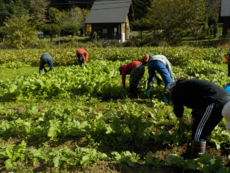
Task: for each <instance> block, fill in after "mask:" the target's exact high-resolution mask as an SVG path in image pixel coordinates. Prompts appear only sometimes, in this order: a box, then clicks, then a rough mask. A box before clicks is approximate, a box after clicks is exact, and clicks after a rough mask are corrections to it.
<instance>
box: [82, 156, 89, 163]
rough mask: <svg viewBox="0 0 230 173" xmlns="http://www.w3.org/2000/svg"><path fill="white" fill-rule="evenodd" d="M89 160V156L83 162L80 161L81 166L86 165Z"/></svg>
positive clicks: (83, 158)
mask: <svg viewBox="0 0 230 173" xmlns="http://www.w3.org/2000/svg"><path fill="white" fill-rule="evenodd" d="M88 160H89V156H88V155H86V156H83V157H82V159H81V161H80V164H81V165H85V164H86V163H87V161H88Z"/></svg>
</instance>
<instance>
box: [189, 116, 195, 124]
mask: <svg viewBox="0 0 230 173" xmlns="http://www.w3.org/2000/svg"><path fill="white" fill-rule="evenodd" d="M194 121H195V118H192V119H191V123H190V125H191V126H192V125H193V123H194Z"/></svg>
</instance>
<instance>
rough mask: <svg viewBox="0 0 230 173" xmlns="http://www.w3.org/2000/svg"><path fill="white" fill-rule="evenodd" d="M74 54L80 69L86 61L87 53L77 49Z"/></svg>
mask: <svg viewBox="0 0 230 173" xmlns="http://www.w3.org/2000/svg"><path fill="white" fill-rule="evenodd" d="M76 54H77V57H78V60H79V63H80V66H81V67H82V64H83V63H86V62H87V61H88V57H89V53H88V52H86V51H85V50H84V49H78V50H77V52H76Z"/></svg>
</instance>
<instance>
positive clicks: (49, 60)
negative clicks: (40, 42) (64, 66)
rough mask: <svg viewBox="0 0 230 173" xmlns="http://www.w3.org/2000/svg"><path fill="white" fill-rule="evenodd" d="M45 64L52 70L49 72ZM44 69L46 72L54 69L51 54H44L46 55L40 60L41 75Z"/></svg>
mask: <svg viewBox="0 0 230 173" xmlns="http://www.w3.org/2000/svg"><path fill="white" fill-rule="evenodd" d="M45 64H48V65H49V66H50V69H49V70H46V68H45ZM42 69H44V70H45V72H48V71H50V70H53V69H54V67H53V60H52V57H51V56H50V54H48V53H44V54H43V55H42V56H41V58H40V67H39V73H42Z"/></svg>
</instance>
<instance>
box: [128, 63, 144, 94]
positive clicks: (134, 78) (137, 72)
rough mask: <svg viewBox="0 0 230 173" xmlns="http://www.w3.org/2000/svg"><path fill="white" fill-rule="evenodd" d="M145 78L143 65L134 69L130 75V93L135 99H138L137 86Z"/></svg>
mask: <svg viewBox="0 0 230 173" xmlns="http://www.w3.org/2000/svg"><path fill="white" fill-rule="evenodd" d="M142 76H143V67H141V65H139V66H137V67H135V68H134V69H132V71H131V73H130V92H131V93H132V94H133V96H134V97H137V85H138V83H139V81H140V79H141V77H142Z"/></svg>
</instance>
